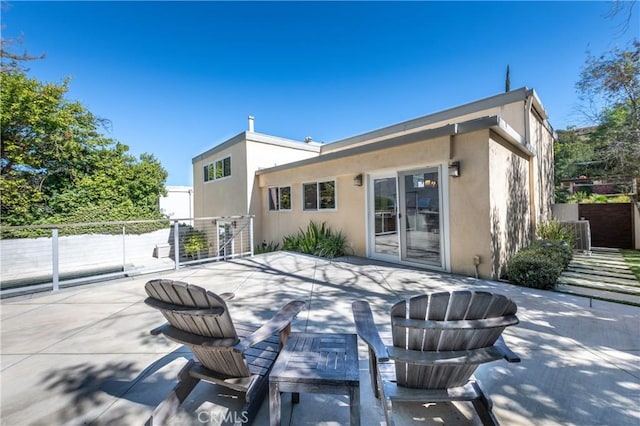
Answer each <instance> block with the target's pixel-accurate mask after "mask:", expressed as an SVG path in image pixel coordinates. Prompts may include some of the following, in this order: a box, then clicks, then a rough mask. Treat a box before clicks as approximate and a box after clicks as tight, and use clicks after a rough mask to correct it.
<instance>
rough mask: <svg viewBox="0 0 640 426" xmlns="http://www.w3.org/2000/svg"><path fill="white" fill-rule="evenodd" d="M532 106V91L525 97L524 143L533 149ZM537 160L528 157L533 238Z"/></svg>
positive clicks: (533, 234)
mask: <svg viewBox="0 0 640 426" xmlns="http://www.w3.org/2000/svg"><path fill="white" fill-rule="evenodd" d="M532 106H533V91H532V90H530V91H529V92H528V93H527V97H526V99H525V108H524V140H525V143H526V144H527V145H528V146H529V147H530V148H534V147H533V144H532V142H531V107H532ZM531 151H532V152H536V151H535V150H534V149H531ZM536 161H537V159H536V158H535V155H533V156H531V157H529V216H530V224H531V225H530V228H529V233H530V236H531V237H533V236H535V230H536V225H537V220H536V197H535V180H534V179H535V168H534V162H536Z"/></svg>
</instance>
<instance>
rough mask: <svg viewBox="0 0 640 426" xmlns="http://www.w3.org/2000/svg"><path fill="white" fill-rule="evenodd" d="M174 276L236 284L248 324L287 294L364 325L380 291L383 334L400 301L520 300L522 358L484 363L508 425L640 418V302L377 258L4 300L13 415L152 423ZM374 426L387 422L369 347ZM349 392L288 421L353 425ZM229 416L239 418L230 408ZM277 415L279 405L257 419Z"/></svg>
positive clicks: (201, 405)
mask: <svg viewBox="0 0 640 426" xmlns="http://www.w3.org/2000/svg"><path fill="white" fill-rule="evenodd" d="M154 278H171V279H176V280H182V281H186V282H190V283H193V284H198V285H201V286H203V287H206V288H208V289H210V290H212V291H214V292H219V293H222V292H228V291H233V292H235V294H236V297H235V298H234V299H233V300H231V301H230V302H229V307H230V310H231V313H232V317H233V319H234V320H235V321H243V322H250V323H256V324H259V323H262V322H263V321H264V320H266V319H268V318H269V317H270V316H271V315H272V314H273V313H274V312H275V311H277V309H279V307H281V306H283V305H284V304H285V303H286V302H288V301H290V300H294V299H300V300H304V301H305V302H307V304H306V306H305V308H304V310H303V311H302V312H301V313H300V314H299V315H298V317H297V318H296V320H295V321H294V323H293V331H299V332H303V331H307V332H347V333H354V332H355V327H354V325H353V318H352V315H351V302H352V301H353V300H357V299H366V300H368V301H369V303H371V306H372V311H373V314H374V318H375V319H376V321H377V322H378V324H379V328H380V330H381V331H383V332H389V331H390V326H389V324H388V322H389V320H388V315H389V309H390V307H391V305H392V304H393V303H395V302H396V301H398V300H400V299H402V298H406V297H410V296H413V295H416V294H419V293H423V292H426V291H434V290H444V289H447V290H452V289H476V290H477V289H486V290H490V291H497V292H500V293H503V294H506V295H507V296H509V297H511V298H513V299H514V301H515V302H516V304H517V305H518V317H519V318H520V321H521V322H520V324H519V325H517V326H515V327H511V328H509V329H507V330H506V331H505V340H506V341H507V342H508V343H509V345H510V346H511V348H512V349H513V350H514V351H515V352H516V353H518V354H519V355H520V356H521V358H522V362H521V363H519V364H509V363H506V362H496V363H492V364H489V365H483V366H481V367H480V368H479V369H478V371H477V377H478V379H479V380H480V381H481V382H482V384H483V387H484V388H485V390H486V391H487V393H488V394H489V395H490V396H491V397H492V399H493V401H494V413H495V414H496V416H497V418H498V419H499V420H500V421H501V423H502V424H505V425H558V424H562V425H602V424H610V425H637V424H639V423H640V409H639V408H638V407H639V406H640V331H639V330H640V308H636V307H632V306H624V305H617V304H613V303H608V302H603V301H592V302H591V303H592V306H591V307H590V306H589V303H590V302H589V301H588V300H586V299H583V298H580V297H574V296H570V295H565V294H560V293H553V292H545V291H539V290H534V289H527V288H521V287H516V286H512V285H509V284H504V283H496V282H490V281H483V280H475V279H472V278H468V277H457V276H453V275H449V274H438V273H434V272H430V271H423V270H419V269H411V268H405V267H401V266H395V265H390V264H385V263H379V262H371V261H369V260H367V259H358V258H343V259H337V260H335V261H332V262H330V261H327V260H324V259H318V258H315V257H311V256H304V255H298V254H292V253H286V252H276V253H269V254H265V255H260V256H255V257H253V258H244V259H238V260H234V261H231V262H220V263H212V264H205V265H200V266H194V267H189V268H184V269H180V270H178V271H169V272H163V273H159V274H151V275H142V276H136V277H130V278H124V279H119V280H114V281H110V282H105V283H99V284H91V285H87V286H83V287H74V288H69V289H64V290H60V291H59V292H57V293H41V294H36V295H31V296H25V297H20V298H13V299H3V300H2V302H1V303H0V311H1V312H0V313H1V317H2V325H1V327H2V330H1V332H2V340H1V342H0V343H1V357H0V365H1V368H2V372H1V377H0V378H1V382H2V385H1V386H2V387H1V390H2V392H1V395H0V400H1V401H0V404H1V405H0V424H7V425H9V424H10V425H31V424H69V425H76V424H142V423H144V422H145V421H146V419H147V418H148V416H149V415H150V413H151V411H152V410H153V408H154V407H155V406H156V405H157V404H158V403H159V402H160V401H161V400H162V399H163V398H164V397H165V396H166V395H167V394H168V393H169V391H170V390H171V388H172V387H173V386H174V384H175V383H176V380H175V377H176V374H177V373H178V371H179V370H180V369H181V368H182V366H183V365H184V364H185V363H186V361H187V359H188V358H190V357H191V354H190V352H189V351H188V349H186V348H184V347H183V346H180V345H177V344H175V343H173V342H171V341H168V340H167V339H165V338H163V337H157V336H150V335H149V334H148V331H149V330H150V329H151V328H154V327H156V326H158V325H160V324H161V323H162V322H163V319H162V317H161V316H160V315H159V314H158V313H157V312H156V311H155V310H152V309H150V308H148V307H146V305H144V303H143V300H144V298H145V297H146V296H145V293H144V284H145V283H146V282H147V281H148V280H150V279H154ZM359 357H360V378H361V385H360V386H361V410H362V411H361V416H362V424H363V425H367V426H368V425H380V424H384V415H383V412H382V409H381V406H380V403H379V402H378V401H377V400H375V398H374V397H373V395H372V392H371V385H370V377H369V373H368V367H367V363H368V361H367V352H366V349H365V346H364V345H363V343H362V342H360V343H359ZM232 397H233V395H229V392H226V391H225V392H223V393H221V392H220V388H217V387H216V386H213V385H210V384H206V383H201V384H199V385H198V386H197V387H196V389H195V391H194V392H193V393H192V394H191V395H190V396H189V398H188V400H187V401H186V402H185V404H183V407H182V408H181V410H180V413H179V415H178V416H176V417H175V418H174V419H173V420H172V423H173V424H180V425H184V424H194V425H198V424H217V422H216V421H217V420H218V419H221V418H225V416H226V415H228V414H229V413H233V412H234V411H233V410H234V409H235V408H234V407H235V405H234V404H233V403H231V401H233V399H231V400H230V398H232ZM348 416H349V409H348V404H347V401H346V398H343V397H341V396H333V395H321V394H308V395H307V394H303V395H301V402H300V404H296V405H291V402H290V399H287V397H286V396H285V397H284V398H283V420H284V422H283V424H289V425H295V426H298V425H343V424H348ZM227 418H228V417H227ZM395 418H396V421H397V423H398V424H399V425H404V424H419V425H436V424H455V425H475V424H480V422H479V419H478V418H477V416H476V414H475V413H474V411H473V409H472V408H471V405H470V404H466V403H456V404H437V405H434V404H428V405H425V404H397V411H395ZM254 424H256V425H267V424H268V403H266V402H265V403H264V404H263V405H262V407H261V409H260V411H259V413H258V417H257V419H256V421H255V422H254Z"/></svg>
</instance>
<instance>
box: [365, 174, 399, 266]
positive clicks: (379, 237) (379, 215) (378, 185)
mask: <svg viewBox="0 0 640 426" xmlns="http://www.w3.org/2000/svg"><path fill="white" fill-rule="evenodd" d="M396 182H397V181H396V178H395V177H384V178H373V179H372V187H373V197H372V203H373V206H372V207H373V209H372V210H373V218H372V219H373V220H372V226H371V232H372V234H373V235H372V236H371V238H372V249H373V252H374V254H375V255H382V256H393V257H394V258H395V259H396V260H397V259H398V257H399V253H400V244H399V239H398V194H397V189H396V188H397V183H396Z"/></svg>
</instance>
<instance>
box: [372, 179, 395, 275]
mask: <svg viewBox="0 0 640 426" xmlns="http://www.w3.org/2000/svg"><path fill="white" fill-rule="evenodd" d="M366 176H367V178H366V186H365V191H366V192H365V209H364V210H365V232H366V234H365V235H366V237H365V253H366V256H367V257H368V258H371V259H375V260H380V261H383V262H393V263H398V262H399V261H400V228H399V223H398V222H399V221H398V217H397V215H396V231H397V232H396V235H397V240H398V255H397V256H395V255H387V254H382V253H376V249H375V244H376V242H375V236H374V235H373V234H372V231H373V233H375V226H376V224H375V208H374V209H371V203H372V202H373V203H375V195H374V191H375V186H374V185H373V181H374V180H375V179H388V178H393V179H395V180H396V213H397V212H398V206H399V198H398V193H399V189H398V171H397V170H392V169H387V170H386V171H379V172H373V173H368V174H367V175H366ZM372 196H373V197H374V198H372ZM374 206H375V204H374Z"/></svg>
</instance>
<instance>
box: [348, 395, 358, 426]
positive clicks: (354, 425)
mask: <svg viewBox="0 0 640 426" xmlns="http://www.w3.org/2000/svg"><path fill="white" fill-rule="evenodd" d="M349 417H350V422H351V426H360V387H359V386H353V387H350V388H349Z"/></svg>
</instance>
